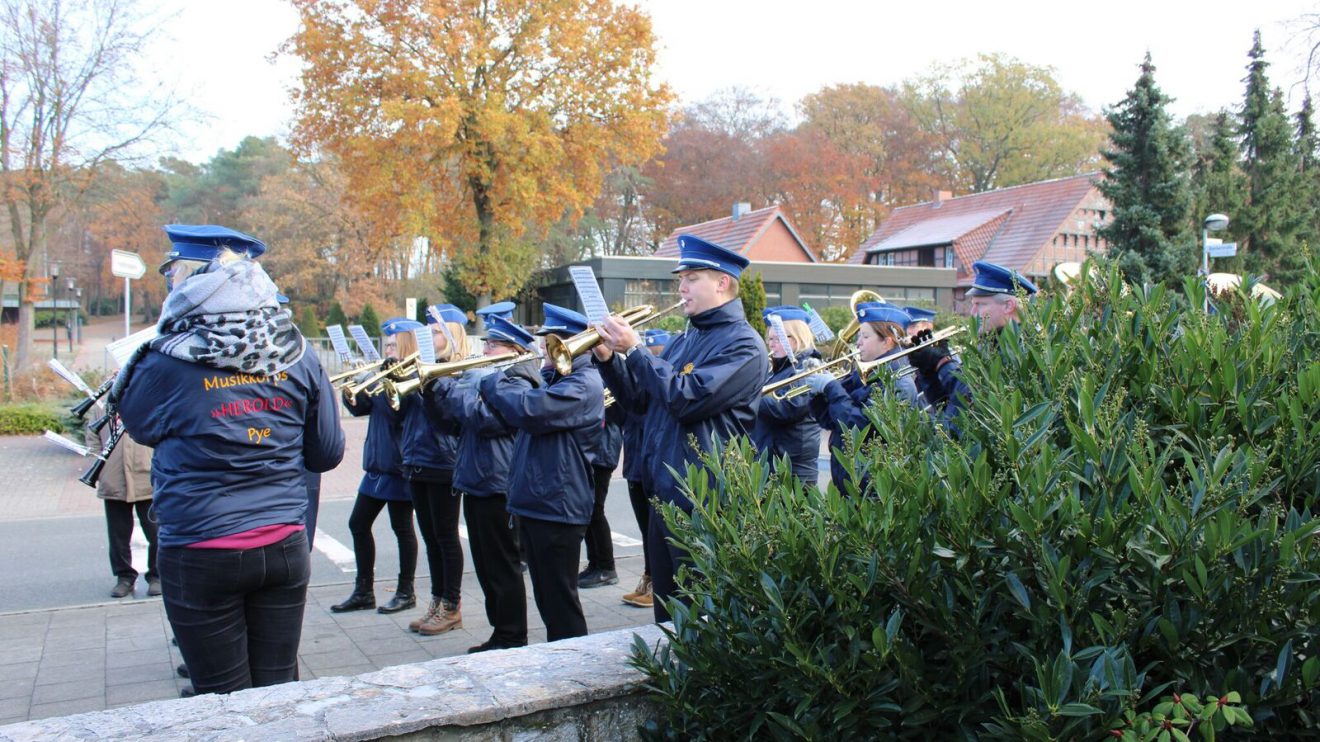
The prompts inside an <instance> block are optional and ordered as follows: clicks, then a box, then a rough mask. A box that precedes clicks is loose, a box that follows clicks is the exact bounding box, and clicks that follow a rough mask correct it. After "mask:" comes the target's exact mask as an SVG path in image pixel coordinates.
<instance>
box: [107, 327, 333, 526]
mask: <svg viewBox="0 0 1320 742" xmlns="http://www.w3.org/2000/svg"><path fill="white" fill-rule="evenodd" d="M119 414H120V418H121V419H122V420H123V423H124V428H125V429H126V430H127V431H128V434H129V435H130V436H132V438H133V440H135V441H137V442H138V443H141V444H142V445H144V446H151V447H152V448H154V449H156V453H155V456H154V457H153V458H152V464H151V478H152V483H153V486H154V489H155V505H154V510H155V512H156V514H157V517H158V518H159V521H160V542H159V543H160V545H161V546H166V547H179V546H187V545H188V544H192V543H196V542H198V541H205V540H208V539H213V538H219V537H221V536H230V535H233V534H236V533H243V532H244V531H250V530H252V529H254V528H258V527H260V526H269V525H278V524H291V523H302V522H303V521H304V518H305V515H306V510H307V504H308V503H307V497H308V488H307V479H306V472H307V471H312V472H323V471H329V470H330V469H333V468H335V467H336V466H338V465H339V462H340V460H341V459H342V458H343V456H344V431H343V429H342V428H341V427H340V425H339V409H338V406H337V404H336V402H335V395H334V391H333V389H331V387H330V380H329V379H328V378H327V377H326V375H325V371H323V370H322V369H321V363H320V361H319V360H317V357H316V354H315V353H310V352H305V353H303V355H302V358H300V359H299V360H298V361H297V362H296V363H294V364H293V365H292V366H291V367H289V368H288V369H287V370H285V371H282V372H280V373H278V374H275V375H273V376H269V377H267V376H258V375H253V374H243V373H234V372H230V371H220V370H217V369H215V368H212V367H210V366H203V365H200V364H196V363H188V362H186V361H181V360H179V359H177V358H172V357H170V356H167V355H164V354H161V353H159V352H156V351H154V350H153V351H149V352H147V353H146V354H145V355H144V356H143V357H142V358H141V359H140V360H139V361H138V362H137V363H135V364H134V366H133V375H132V378H131V379H130V381H129V383H128V386H127V388H125V390H124V392H123V395H122V397H121V398H120V400H119Z"/></svg>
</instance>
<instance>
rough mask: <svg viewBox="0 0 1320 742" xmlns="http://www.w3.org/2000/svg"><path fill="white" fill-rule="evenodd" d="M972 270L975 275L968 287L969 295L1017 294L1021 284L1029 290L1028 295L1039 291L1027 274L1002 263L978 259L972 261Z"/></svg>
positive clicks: (1026, 290)
mask: <svg viewBox="0 0 1320 742" xmlns="http://www.w3.org/2000/svg"><path fill="white" fill-rule="evenodd" d="M972 270H973V271H974V272H975V275H974V276H973V278H972V287H971V288H970V289H967V295H968V296H991V295H993V294H1015V293H1017V289H1018V287H1019V286H1020V287H1022V290H1023V291H1025V292H1027V296H1033V295H1035V293H1036V291H1037V289H1036V284H1034V283H1032V282H1031V281H1028V280H1027V277H1026V276H1024V275H1022V274H1021V273H1018V272H1017V271H1015V270H1013V269H1011V268H1005V267H1004V266H1002V265H995V264H994V263H987V262H985V261H984V260H978V261H976V262H975V263H972Z"/></svg>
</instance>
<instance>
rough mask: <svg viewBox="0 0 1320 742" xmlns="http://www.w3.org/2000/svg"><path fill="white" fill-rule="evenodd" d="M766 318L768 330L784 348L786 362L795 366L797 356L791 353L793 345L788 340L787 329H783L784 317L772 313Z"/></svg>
mask: <svg viewBox="0 0 1320 742" xmlns="http://www.w3.org/2000/svg"><path fill="white" fill-rule="evenodd" d="M766 320H767V321H769V323H770V332H773V333H774V334H775V340H778V341H779V347H781V348H783V349H784V353H785V354H786V355H787V357H788V362H789V363H791V364H793V368H797V356H795V355H793V346H792V345H790V344H789V342H788V331H787V330H785V329H784V318H783V317H780V316H779V315H777V314H772V315H770V316H769V317H767V318H766Z"/></svg>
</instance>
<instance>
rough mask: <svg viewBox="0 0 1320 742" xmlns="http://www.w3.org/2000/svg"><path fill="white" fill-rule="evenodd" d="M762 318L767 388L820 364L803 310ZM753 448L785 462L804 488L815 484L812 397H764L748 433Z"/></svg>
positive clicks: (816, 429) (778, 310)
mask: <svg viewBox="0 0 1320 742" xmlns="http://www.w3.org/2000/svg"><path fill="white" fill-rule="evenodd" d="M763 315H764V316H765V320H766V333H765V342H766V345H767V346H769V348H770V371H769V377H768V378H767V379H766V383H772V382H775V381H779V380H781V379H786V378H788V377H790V376H792V375H793V374H796V373H800V372H801V371H802V370H804V369H807V368H811V367H814V366H819V365H820V364H821V360H820V353H819V352H818V351H817V350H816V339H815V338H814V337H813V336H812V334H811V329H810V328H809V327H808V326H807V317H808V315H807V313H806V311H805V310H803V309H802V308H801V307H793V306H787V307H770V308H769V309H767V310H765V312H763ZM772 316H775V317H778V318H779V324H780V325H781V326H782V327H783V331H784V334H783V337H782V338H781V337H780V335H779V332H778V331H777V330H776V329H775V323H774V321H773V320H771V317H772ZM785 342H787V344H788V345H787V347H785ZM752 443H754V444H755V445H756V450H757V451H759V452H760V453H761V455H762V456H764V457H766V458H770V459H778V458H780V457H783V456H787V457H788V459H789V461H790V462H791V463H792V466H793V476H795V477H797V478H798V479H799V480H801V481H802V483H803V484H804V485H815V484H816V478H817V472H818V469H817V466H816V459H817V457H819V456H820V425H819V424H818V423H817V422H816V419H815V417H814V416H813V415H812V414H811V398H810V397H808V396H806V395H797V396H792V397H786V396H783V395H779V396H776V395H766V396H764V397H762V398H761V405H760V408H759V409H758V410H757V413H756V427H755V428H754V429H753V430H752Z"/></svg>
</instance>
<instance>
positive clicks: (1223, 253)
mask: <svg viewBox="0 0 1320 742" xmlns="http://www.w3.org/2000/svg"><path fill="white" fill-rule="evenodd" d="M1205 254H1206V255H1209V256H1210V257H1212V258H1231V257H1233V256H1234V255H1237V243H1236V242H1221V243H1219V244H1218V245H1213V244H1211V245H1206V246H1205Z"/></svg>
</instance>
